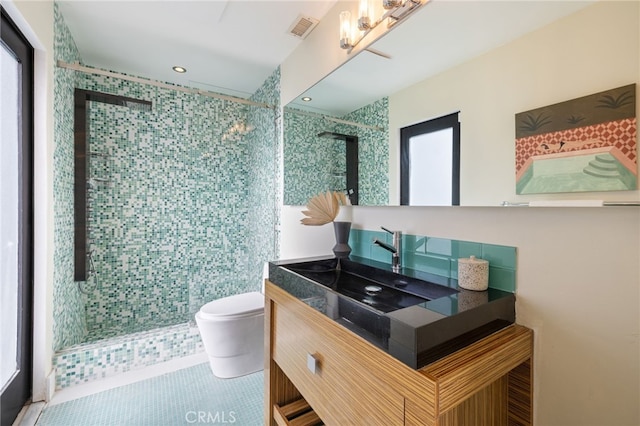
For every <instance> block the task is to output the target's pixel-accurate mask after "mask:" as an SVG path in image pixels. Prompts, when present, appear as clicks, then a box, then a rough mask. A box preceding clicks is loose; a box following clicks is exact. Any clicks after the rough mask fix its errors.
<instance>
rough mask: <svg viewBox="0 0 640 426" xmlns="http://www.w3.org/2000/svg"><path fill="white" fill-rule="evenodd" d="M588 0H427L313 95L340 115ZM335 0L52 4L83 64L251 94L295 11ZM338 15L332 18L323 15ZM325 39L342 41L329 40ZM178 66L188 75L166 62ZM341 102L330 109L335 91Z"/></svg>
mask: <svg viewBox="0 0 640 426" xmlns="http://www.w3.org/2000/svg"><path fill="white" fill-rule="evenodd" d="M592 1H593V0H588V1H575V0H574V1H561V0H557V1H539V0H536V1H504V0H502V1H488V0H469V1H457V0H431V1H430V2H429V3H427V4H425V5H424V6H423V7H422V8H421V9H420V10H419V11H418V12H416V13H415V14H414V15H413V16H411V17H409V18H408V19H407V20H406V21H405V22H403V23H402V24H401V25H398V26H397V27H396V28H394V29H393V30H392V31H391V32H390V33H389V34H388V35H387V36H385V37H383V38H382V39H380V40H379V41H378V42H377V43H376V44H375V45H374V47H375V48H376V49H377V50H380V51H382V52H385V53H387V54H390V55H391V57H392V58H391V59H384V58H382V57H380V56H377V55H374V54H372V53H368V52H364V53H363V54H361V55H358V56H357V58H356V60H352V61H350V62H348V63H347V66H343V67H342V68H341V69H339V70H338V71H337V72H335V73H333V74H332V75H330V76H329V77H328V78H327V79H325V80H324V81H323V82H322V83H321V84H319V85H317V86H316V87H314V88H312V89H311V90H310V92H309V95H310V96H311V97H313V98H314V105H313V106H312V105H305V106H301V107H303V108H305V109H312V110H315V111H317V112H323V113H329V114H333V115H342V114H344V113H346V112H349V111H352V110H353V109H355V108H357V107H360V106H363V105H366V104H368V103H371V102H372V101H374V100H376V99H379V98H381V97H383V96H386V95H388V94H391V93H394V92H396V91H398V90H400V89H402V88H404V87H407V86H409V85H411V84H414V83H415V82H417V81H420V80H422V79H424V78H426V77H428V76H431V75H435V74H436V73H439V72H442V71H444V70H446V69H447V68H450V67H452V66H455V65H456V64H459V63H462V62H464V61H465V60H468V59H469V58H471V57H474V56H478V55H480V54H482V53H484V52H487V51H489V50H491V49H493V48H495V47H497V46H500V45H502V44H505V43H507V42H508V41H510V40H513V39H515V38H517V37H519V36H521V35H523V34H525V33H527V32H530V31H533V30H535V29H537V28H540V27H542V26H544V25H546V24H548V23H550V22H552V21H554V20H556V19H559V18H561V17H563V16H566V15H568V14H571V13H573V12H575V11H577V10H579V9H580V8H582V7H584V6H586V5H587V4H589V3H591V2H592ZM335 3H336V0H283V1H272V0H196V1H165V0H162V1H154V0H142V1H114V0H106V1H105V0H70V1H58V5H59V8H60V11H61V13H62V15H63V17H64V20H65V22H66V24H67V26H68V27H69V30H70V32H71V34H72V36H73V38H74V40H75V42H76V45H77V47H78V50H79V53H80V56H81V57H82V62H83V64H85V65H89V66H93V67H97V68H102V69H107V70H112V71H116V72H121V73H126V74H130V75H135V76H140V77H146V78H150V79H153V80H158V81H164V82H170V83H175V84H180V85H184V86H189V87H194V88H199V89H204V90H208V91H212V92H217V93H223V94H228V95H233V96H238V97H242V98H247V97H249V96H251V95H252V94H253V93H254V92H255V91H256V90H257V89H258V88H259V87H260V86H261V85H262V83H263V82H264V81H265V80H266V78H267V77H268V76H269V75H271V74H272V73H273V71H274V70H275V69H276V67H277V66H278V65H280V64H281V63H282V62H283V61H284V60H285V59H286V58H287V56H289V54H290V53H291V52H292V51H293V50H294V49H295V48H296V47H298V46H299V45H300V43H302V42H303V41H302V40H301V39H299V38H297V37H294V36H292V35H290V34H289V33H288V30H289V28H290V26H291V25H292V24H293V23H294V22H295V21H296V19H297V17H298V16H299V15H305V16H310V17H313V18H316V19H318V20H321V19H323V18H324V17H325V15H326V13H327V11H328V10H329V9H331V8H332V7H333V6H334V4H335ZM327 18H328V19H337V17H327ZM327 42H331V43H338V40H337V35H336V39H335V40H328V41H327ZM174 65H180V66H183V67H185V68H186V69H187V73H186V74H178V73H176V72H174V71H173V70H172V69H171V68H172V67H173V66H174ZM338 96H339V99H340V102H339V104H338V108H336V106H337V105H336V102H335V99H336V97H338Z"/></svg>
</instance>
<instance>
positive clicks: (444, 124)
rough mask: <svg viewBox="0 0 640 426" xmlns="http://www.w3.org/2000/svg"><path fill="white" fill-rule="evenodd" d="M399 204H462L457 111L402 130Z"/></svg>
mask: <svg viewBox="0 0 640 426" xmlns="http://www.w3.org/2000/svg"><path fill="white" fill-rule="evenodd" d="M400 204H401V205H404V206H458V205H460V122H459V121H458V113H457V112H456V113H454V114H449V115H446V116H444V117H439V118H434V119H433V120H428V121H424V122H422V123H418V124H414V125H412V126H407V127H403V128H402V129H400Z"/></svg>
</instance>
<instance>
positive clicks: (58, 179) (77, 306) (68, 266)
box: [53, 4, 86, 350]
mask: <svg viewBox="0 0 640 426" xmlns="http://www.w3.org/2000/svg"><path fill="white" fill-rule="evenodd" d="M54 16H55V39H54V57H55V59H56V60H58V59H60V60H63V61H65V62H75V61H78V60H80V56H79V54H78V49H77V48H76V45H75V42H74V41H73V38H72V37H71V33H69V29H68V28H67V26H66V24H65V23H64V19H63V17H62V15H61V14H60V11H59V10H58V5H57V4H54ZM53 78H54V87H53V96H54V150H53V164H54V168H53V214H54V251H53V300H54V303H53V329H54V336H53V347H54V350H57V349H60V348H64V347H67V346H70V345H74V344H76V343H79V342H81V341H82V340H83V338H84V335H85V333H86V321H85V313H84V302H83V300H82V294H81V293H80V290H79V288H78V285H77V284H76V283H75V282H74V280H73V274H74V268H73V233H74V226H73V225H74V223H73V88H74V86H75V72H73V71H70V70H65V69H63V68H58V67H56V68H55V69H54V74H53Z"/></svg>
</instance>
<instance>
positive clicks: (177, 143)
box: [78, 74, 250, 337]
mask: <svg viewBox="0 0 640 426" xmlns="http://www.w3.org/2000/svg"><path fill="white" fill-rule="evenodd" d="M78 85H79V87H80V88H83V89H87V90H93V91H98V92H106V93H111V94H116V95H122V96H128V97H133V98H137V99H144V100H150V101H152V102H153V107H152V111H151V112H146V111H138V110H135V109H129V108H127V107H122V106H115V105H107V104H102V103H96V102H92V103H91V105H90V115H89V116H90V126H89V127H90V142H89V147H90V151H91V152H94V153H95V154H94V155H92V156H91V170H92V172H91V173H92V176H91V178H93V180H90V182H91V184H92V185H93V186H92V188H91V190H90V193H89V205H90V213H89V239H90V250H92V251H93V262H94V266H95V269H96V272H97V274H94V275H93V276H92V277H91V278H90V279H89V280H88V281H87V284H86V287H87V289H88V290H89V291H90V294H89V295H88V297H87V303H86V312H87V327H88V329H89V336H90V337H104V336H105V335H109V334H112V333H113V334H120V333H126V332H131V331H139V330H141V329H148V328H153V327H158V326H163V325H168V324H175V323H179V322H184V321H187V320H189V319H191V318H192V316H193V315H194V314H195V312H197V311H198V309H200V307H201V306H202V305H203V304H205V303H206V302H208V301H211V300H213V299H217V298H220V297H224V296H228V295H231V294H236V293H239V292H242V291H246V289H247V288H248V286H249V284H250V283H249V280H248V276H247V238H246V235H247V223H248V222H247V213H248V204H247V195H248V191H247V175H248V171H249V170H248V163H247V158H248V157H247V143H246V140H245V137H244V135H234V134H233V133H234V131H233V130H232V129H234V128H237V125H238V124H239V123H245V121H246V118H247V113H246V108H244V107H243V106H242V105H240V104H237V103H232V102H228V101H223V100H219V99H214V98H209V97H204V96H199V95H191V94H185V93H182V92H177V91H171V90H166V89H160V88H157V87H153V86H148V85H142V84H137V83H131V82H127V81H124V80H120V79H114V78H109V77H100V76H92V75H84V74H83V75H81V76H79V79H78ZM105 159H106V164H105Z"/></svg>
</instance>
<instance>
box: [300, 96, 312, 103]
mask: <svg viewBox="0 0 640 426" xmlns="http://www.w3.org/2000/svg"><path fill="white" fill-rule="evenodd" d="M302 100H303V101H304V102H309V101H310V100H311V98H310V97H308V96H305V97H304V98H302Z"/></svg>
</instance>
